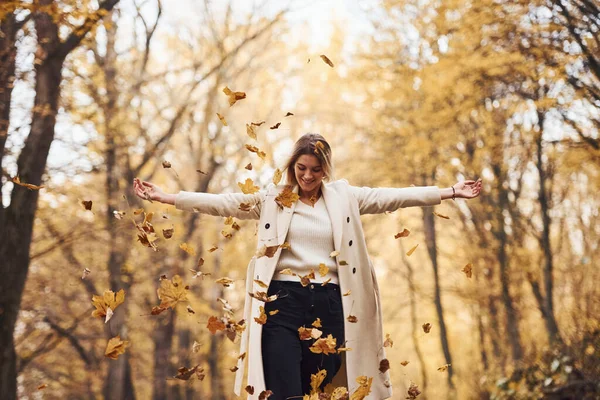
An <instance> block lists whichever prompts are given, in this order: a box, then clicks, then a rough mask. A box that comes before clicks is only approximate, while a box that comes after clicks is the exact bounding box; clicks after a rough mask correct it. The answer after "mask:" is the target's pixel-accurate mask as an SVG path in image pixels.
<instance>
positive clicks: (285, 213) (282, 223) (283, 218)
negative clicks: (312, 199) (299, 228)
mask: <svg viewBox="0 0 600 400" xmlns="http://www.w3.org/2000/svg"><path fill="white" fill-rule="evenodd" d="M292 192H294V193H296V194H298V185H296V186H294V189H292ZM298 201H300V200H298ZM298 201H295V202H293V203H292V206H291V207H289V208H288V207H283V209H281V208H278V213H277V240H278V242H277V244H282V243H283V242H284V241H285V238H286V236H287V233H288V230H289V229H290V223H291V222H292V215H293V214H294V210H295V209H296V203H297V202H298Z"/></svg>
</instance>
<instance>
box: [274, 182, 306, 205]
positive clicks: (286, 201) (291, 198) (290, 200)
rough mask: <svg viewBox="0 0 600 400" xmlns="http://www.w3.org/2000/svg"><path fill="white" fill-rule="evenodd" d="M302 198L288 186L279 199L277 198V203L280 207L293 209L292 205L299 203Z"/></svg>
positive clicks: (278, 196)
mask: <svg viewBox="0 0 600 400" xmlns="http://www.w3.org/2000/svg"><path fill="white" fill-rule="evenodd" d="M299 198H300V196H298V194H297V193H294V192H293V191H292V187H291V186H289V185H288V186H286V187H285V188H284V189H283V191H282V192H281V193H279V195H277V197H275V202H276V203H277V204H278V205H279V207H281V208H283V207H288V208H290V207H292V204H294V203H295V202H297V201H298V199H299Z"/></svg>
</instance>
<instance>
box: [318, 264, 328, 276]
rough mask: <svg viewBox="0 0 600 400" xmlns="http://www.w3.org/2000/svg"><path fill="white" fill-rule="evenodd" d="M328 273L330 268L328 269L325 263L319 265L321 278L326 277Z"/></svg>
mask: <svg viewBox="0 0 600 400" xmlns="http://www.w3.org/2000/svg"><path fill="white" fill-rule="evenodd" d="M328 272H329V267H327V266H326V265H325V264H323V263H321V264H319V275H321V277H324V276H325V275H327V273H328Z"/></svg>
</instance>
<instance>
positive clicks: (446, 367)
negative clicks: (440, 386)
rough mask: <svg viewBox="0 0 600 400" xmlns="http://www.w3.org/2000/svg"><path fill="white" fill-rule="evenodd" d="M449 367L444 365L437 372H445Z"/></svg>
mask: <svg viewBox="0 0 600 400" xmlns="http://www.w3.org/2000/svg"><path fill="white" fill-rule="evenodd" d="M449 367H450V364H444V365H442V366H441V367H439V368H438V369H437V370H438V371H440V372H445V371H447V370H448V368H449Z"/></svg>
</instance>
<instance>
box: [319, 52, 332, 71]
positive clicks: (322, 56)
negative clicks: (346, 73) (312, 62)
mask: <svg viewBox="0 0 600 400" xmlns="http://www.w3.org/2000/svg"><path fill="white" fill-rule="evenodd" d="M320 57H321V60H323V62H325V64H327V65H329V66H330V67H331V68H333V63H332V62H331V60H330V59H329V57H327V56H326V55H325V54H321V55H320Z"/></svg>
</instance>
